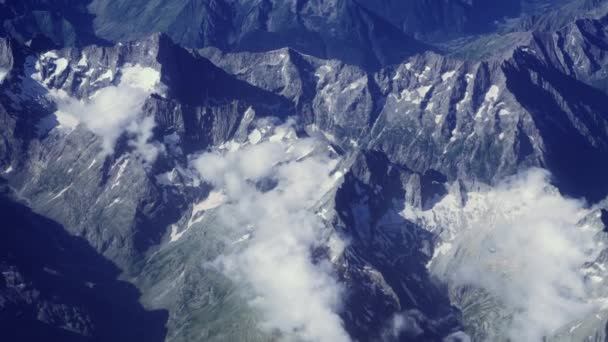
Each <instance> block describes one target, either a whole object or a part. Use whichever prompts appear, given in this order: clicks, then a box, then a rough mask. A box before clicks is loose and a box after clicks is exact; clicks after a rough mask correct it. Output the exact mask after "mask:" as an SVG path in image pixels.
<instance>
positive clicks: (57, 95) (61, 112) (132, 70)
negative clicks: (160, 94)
mask: <svg viewBox="0 0 608 342" xmlns="http://www.w3.org/2000/svg"><path fill="white" fill-rule="evenodd" d="M159 81H160V75H159V73H158V72H157V71H156V70H154V69H152V68H143V67H141V66H129V67H125V68H124V69H123V70H122V77H121V81H120V83H119V84H118V85H116V86H108V87H105V88H102V89H100V90H98V91H97V92H96V93H95V94H94V95H93V96H91V97H90V98H89V99H75V98H72V97H70V96H69V95H68V94H67V93H66V92H65V91H63V90H50V94H51V97H52V98H53V99H54V101H55V102H56V103H57V112H56V113H55V115H56V118H57V121H58V122H59V127H60V128H68V129H73V128H74V127H76V126H77V125H78V124H83V125H84V126H85V127H86V128H87V129H89V130H90V131H92V132H93V133H95V134H96V135H98V136H100V137H101V138H102V154H103V155H108V154H112V153H113V152H114V146H115V144H116V141H117V140H118V138H119V137H120V136H121V135H122V134H123V133H125V132H129V133H131V134H133V135H134V136H135V138H134V140H131V141H130V145H131V146H133V147H135V148H136V151H137V152H139V153H140V154H141V155H142V157H143V158H144V159H145V160H146V161H148V162H152V161H154V160H155V159H156V156H157V155H158V153H159V152H160V151H161V150H162V149H161V148H160V147H159V145H158V144H151V143H149V140H150V139H151V138H152V130H153V129H154V126H155V122H154V118H153V117H143V115H142V107H143V105H144V102H145V101H146V99H147V98H148V96H149V95H150V94H151V93H152V91H153V90H154V87H155V86H156V85H158V82H159Z"/></svg>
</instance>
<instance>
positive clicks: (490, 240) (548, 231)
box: [410, 169, 600, 341]
mask: <svg viewBox="0 0 608 342" xmlns="http://www.w3.org/2000/svg"><path fill="white" fill-rule="evenodd" d="M587 213H588V210H587V209H586V207H585V204H584V203H583V202H581V201H577V200H573V199H569V198H564V197H562V196H561V195H560V194H559V192H558V191H557V190H556V189H555V188H554V187H552V186H551V185H550V184H549V174H548V173H547V172H545V171H543V170H539V169H534V170H530V171H528V172H525V173H523V174H520V175H518V176H515V177H512V178H510V179H508V180H506V181H505V182H503V183H501V184H499V185H498V186H496V187H495V188H492V189H486V190H482V191H478V192H473V193H469V194H468V200H467V202H466V204H465V205H464V206H461V205H460V204H458V201H457V200H456V198H455V197H454V196H448V197H446V198H445V199H444V200H443V201H442V202H440V203H439V204H437V205H436V207H435V208H433V210H432V212H426V213H418V216H417V217H416V218H417V219H421V220H422V221H425V224H427V225H429V226H430V227H436V228H437V229H443V232H442V233H441V236H442V237H443V239H444V243H443V244H442V245H441V246H439V247H438V248H437V249H436V255H435V257H434V258H433V261H432V263H431V264H430V269H431V271H432V272H433V273H434V274H436V275H438V276H440V277H441V278H442V279H444V280H445V281H447V282H448V283H450V284H451V286H456V287H462V286H472V287H474V288H481V289H483V290H485V291H487V292H488V293H489V294H490V295H492V296H493V297H494V298H496V299H497V300H498V303H500V305H502V306H503V307H504V310H505V311H506V312H507V313H508V314H509V316H506V317H510V318H505V321H504V322H503V323H504V324H503V326H502V327H501V326H499V325H498V324H497V328H498V329H503V331H500V332H499V333H500V334H502V335H503V336H506V337H509V338H511V339H512V340H514V341H541V340H542V338H543V336H547V335H549V334H551V333H552V332H554V331H555V330H557V329H558V328H560V327H562V326H564V325H565V324H567V323H569V322H571V321H572V320H575V319H577V318H582V317H583V316H584V315H585V314H587V313H588V312H589V311H590V310H592V309H593V306H592V305H591V304H590V300H589V291H588V290H589V289H588V287H587V284H586V282H585V278H584V275H583V274H582V272H581V266H582V265H583V263H585V262H586V261H591V260H593V259H594V258H595V256H596V255H597V253H599V251H600V250H599V245H597V243H596V242H594V235H595V234H596V232H594V231H585V230H582V229H580V228H577V226H576V223H577V222H578V221H579V220H580V219H581V218H582V216H583V215H585V214H587ZM411 214H412V213H410V216H412V215H411ZM413 216H416V215H413ZM438 231H439V230H438ZM479 319H485V318H484V317H479ZM495 323H497V322H492V324H495Z"/></svg>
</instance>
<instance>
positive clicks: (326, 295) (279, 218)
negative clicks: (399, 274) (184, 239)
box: [193, 126, 350, 342]
mask: <svg viewBox="0 0 608 342" xmlns="http://www.w3.org/2000/svg"><path fill="white" fill-rule="evenodd" d="M285 130H290V131H291V133H292V134H283V135H282V136H283V137H284V138H282V139H273V141H269V140H268V139H265V138H260V139H255V140H256V143H257V144H255V145H251V144H248V145H244V146H238V147H236V148H232V149H229V150H227V151H223V152H211V153H206V154H203V155H201V156H200V157H199V158H197V159H196V160H195V161H194V162H193V165H194V166H195V168H196V169H197V170H198V171H199V172H200V174H201V175H202V177H203V179H205V180H206V181H207V182H209V183H211V184H213V185H214V186H215V187H216V190H220V189H221V191H223V192H224V193H225V196H226V202H227V203H226V204H224V205H223V206H222V207H220V208H218V209H217V210H218V215H219V217H220V219H221V220H222V222H223V224H225V225H227V226H229V227H232V228H236V229H238V227H249V231H250V233H247V234H245V235H244V236H246V238H243V239H239V240H238V241H237V242H238V244H236V246H241V247H239V248H237V249H236V250H235V251H232V252H229V253H227V254H226V255H223V256H222V257H221V258H219V259H218V260H217V261H216V263H215V265H216V266H217V267H220V269H221V270H222V271H223V272H224V273H225V274H226V275H227V276H229V277H231V278H232V279H233V280H234V281H235V282H239V283H241V282H242V283H245V284H247V285H248V287H250V288H251V289H252V290H253V293H254V294H255V297H254V298H252V299H251V305H252V306H254V307H255V308H257V309H259V310H261V312H262V313H263V314H264V320H263V328H266V329H268V330H269V331H273V330H279V331H281V332H282V333H284V334H285V335H287V336H295V337H296V338H298V339H302V340H304V341H336V342H340V341H349V340H350V339H349V337H348V334H347V333H346V332H345V330H344V328H343V326H342V321H341V319H340V317H339V315H338V314H337V311H338V310H339V308H340V302H341V294H342V291H341V287H340V285H339V284H338V282H337V281H336V279H335V278H334V277H333V275H332V267H331V265H330V263H329V262H328V261H320V262H317V263H314V262H313V261H312V259H311V250H312V249H313V248H315V247H318V246H320V245H324V244H326V243H327V240H328V235H329V232H328V231H327V230H325V227H324V224H323V222H322V221H321V219H320V218H319V217H318V216H317V215H316V214H315V213H314V206H315V205H316V204H317V202H318V201H319V200H320V199H321V197H322V196H323V194H324V193H326V192H327V191H329V189H331V187H332V186H334V185H335V177H334V176H333V175H332V173H333V172H334V169H335V168H336V166H337V163H338V160H336V159H332V158H330V157H329V156H328V152H327V151H328V150H327V148H326V146H321V145H320V143H319V141H317V140H314V139H311V138H307V139H299V140H296V139H293V140H292V139H289V138H286V137H295V132H293V129H292V128H290V127H287V126H282V127H277V128H276V129H275V132H284V131H285ZM271 134H272V133H270V134H269V135H271ZM261 139H263V141H261V142H260V141H259V140H261ZM263 180H267V181H269V182H271V183H273V184H274V186H273V187H272V188H271V189H268V188H267V187H266V188H263V187H262V188H260V187H259V186H256V183H257V184H259V182H260V181H263ZM335 238H336V237H335V236H332V239H335ZM243 241H244V242H243Z"/></svg>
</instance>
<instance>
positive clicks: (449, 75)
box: [441, 70, 456, 82]
mask: <svg viewBox="0 0 608 342" xmlns="http://www.w3.org/2000/svg"><path fill="white" fill-rule="evenodd" d="M455 74H456V71H455V70H453V71H448V72H445V73H443V75H441V80H442V81H443V82H446V81H447V80H449V79H450V78H452V77H454V75H455Z"/></svg>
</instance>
